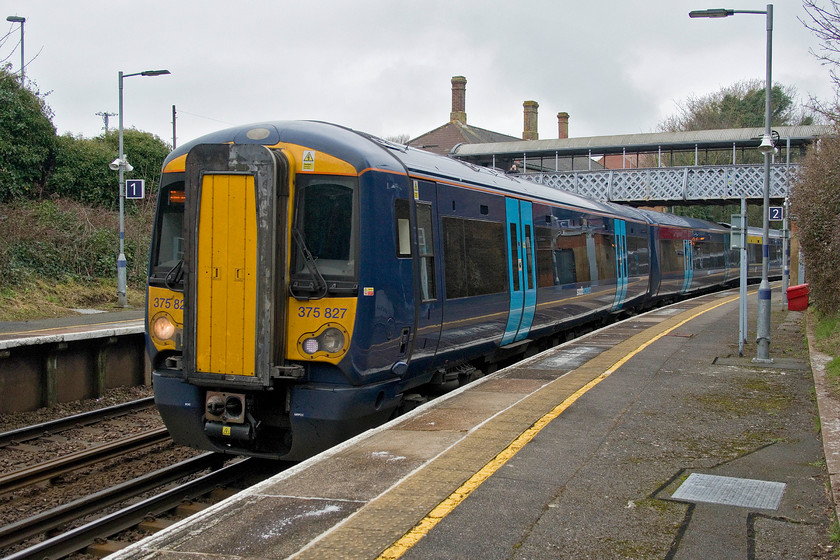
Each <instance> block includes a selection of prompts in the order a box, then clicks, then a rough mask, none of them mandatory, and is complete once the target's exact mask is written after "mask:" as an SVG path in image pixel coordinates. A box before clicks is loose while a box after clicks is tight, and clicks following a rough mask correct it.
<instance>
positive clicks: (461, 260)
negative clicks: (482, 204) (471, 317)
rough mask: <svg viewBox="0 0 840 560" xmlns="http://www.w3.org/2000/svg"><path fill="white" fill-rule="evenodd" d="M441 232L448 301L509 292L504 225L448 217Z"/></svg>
mask: <svg viewBox="0 0 840 560" xmlns="http://www.w3.org/2000/svg"><path fill="white" fill-rule="evenodd" d="M442 231H443V262H444V270H445V284H446V298H447V299H455V298H460V297H467V296H478V295H485V294H497V293H501V292H506V291H507V289H508V284H507V270H508V267H507V264H506V255H507V250H506V248H505V244H506V243H505V226H504V224H502V223H500V222H485V221H481V220H467V219H463V218H455V217H450V216H447V217H444V218H443V219H442Z"/></svg>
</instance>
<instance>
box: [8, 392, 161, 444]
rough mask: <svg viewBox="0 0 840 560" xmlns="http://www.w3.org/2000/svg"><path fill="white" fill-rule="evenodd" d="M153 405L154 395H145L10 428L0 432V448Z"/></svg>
mask: <svg viewBox="0 0 840 560" xmlns="http://www.w3.org/2000/svg"><path fill="white" fill-rule="evenodd" d="M154 405H155V402H154V397H146V398H144V399H137V400H134V401H129V402H126V403H122V404H117V405H114V406H109V407H105V408H100V409H97V410H92V411H89V412H83V413H81V414H74V415H73V416H67V417H65V418H59V419H57V420H51V421H49V422H43V423H40V424H35V425H32V426H26V427H24V428H19V429H17V430H10V431H8V432H3V433H0V448H2V447H6V446H8V445H11V444H15V443H24V442H27V441H30V440H33V439H37V438H39V437H43V436H45V435H48V434H58V433H61V432H63V431H66V430H70V429H74V428H79V427H82V426H87V425H90V424H95V423H97V422H103V421H105V420H110V419H113V418H118V417H120V416H125V415H126V414H131V413H133V412H138V411H141V410H146V409H150V408H152V407H154Z"/></svg>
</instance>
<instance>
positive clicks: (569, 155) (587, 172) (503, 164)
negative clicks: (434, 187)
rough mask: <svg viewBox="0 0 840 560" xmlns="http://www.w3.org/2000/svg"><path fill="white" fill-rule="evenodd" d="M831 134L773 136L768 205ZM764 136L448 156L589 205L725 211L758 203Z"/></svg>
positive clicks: (605, 140)
mask: <svg viewBox="0 0 840 560" xmlns="http://www.w3.org/2000/svg"><path fill="white" fill-rule="evenodd" d="M833 133H834V129H833V127H831V126H827V125H809V126H781V127H775V128H774V129H773V138H774V143H775V145H776V147H777V153H776V154H774V155H773V156H772V157H773V160H772V163H771V168H770V198H771V201H772V202H773V203H779V204H781V203H782V202H783V201H784V200H785V199H786V198H787V197H788V196H789V194H790V188H791V185H792V182H793V180H794V178H795V176H796V172H797V170H798V168H799V164H800V162H801V161H802V159H803V157H804V155H805V152H806V149H807V147H808V146H809V145H811V144H813V143H814V142H815V141H816V140H818V139H819V138H820V137H822V136H828V135H831V134H833ZM763 134H764V129H763V128H738V129H724V130H702V131H693V132H658V133H644V134H626V135H614V136H592V137H581V138H559V139H549V140H522V141H514V142H496V143H489V144H459V145H457V146H455V147H454V148H453V149H452V151H451V153H450V155H451V156H452V157H454V158H456V159H460V160H463V161H466V162H470V163H473V164H476V165H482V166H487V167H494V168H497V169H500V170H503V171H505V172H507V173H511V174H515V175H517V176H519V177H522V178H525V179H528V180H530V181H534V182H536V183H541V184H545V185H548V186H551V187H554V188H557V189H562V190H566V191H571V192H574V193H577V194H580V195H582V196H586V197H588V198H593V199H596V200H604V201H611V202H621V203H624V204H629V205H634V206H652V205H690V204H732V203H737V202H739V201H740V200H741V199H742V198H746V199H747V200H748V201H751V202H760V201H762V199H763V193H764V163H763V156H762V155H761V154H760V153H759V152H758V149H757V148H758V145H759V144H760V143H761V137H762V135H763Z"/></svg>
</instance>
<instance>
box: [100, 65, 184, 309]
mask: <svg viewBox="0 0 840 560" xmlns="http://www.w3.org/2000/svg"><path fill="white" fill-rule="evenodd" d="M169 73H170V72H169V70H144V71H143V72H136V73H134V74H123V73H122V71H120V73H119V82H120V105H119V113H120V131H119V137H120V147H119V152H120V153H119V157H118V158H117V161H116V162H114V163H116V165H117V167H118V168H119V172H120V186H119V188H120V254H119V256H118V257H117V305H118V306H120V307H125V306H126V304H127V302H126V274H125V266H126V261H125V217H124V216H125V214H124V206H125V202H124V201H125V172H126V168H129V169H128V170H129V171H130V170H131V169H132V168H130V166H129V165H128V162H127V161H126V160H125V152H124V151H123V78H130V77H131V76H161V75H164V74H169ZM114 163H112V167H113V165H114Z"/></svg>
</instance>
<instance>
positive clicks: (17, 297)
mask: <svg viewBox="0 0 840 560" xmlns="http://www.w3.org/2000/svg"><path fill="white" fill-rule="evenodd" d="M127 295H128V304H129V306H130V307H132V308H140V309H142V308H143V307H144V306H145V297H146V294H145V292H144V291H143V290H140V289H137V288H134V287H132V286H129V287H128V294H127ZM73 309H99V310H102V311H114V310H116V309H117V281H116V278H114V279H113V280H103V279H92V280H90V281H77V280H68V281H65V282H51V281H48V280H42V279H36V280H33V281H31V282H29V283H27V284H26V285H23V286H5V287H3V288H2V289H0V321H29V320H33V319H47V318H53V317H65V316H68V315H74V314H75V312H74V311H73Z"/></svg>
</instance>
